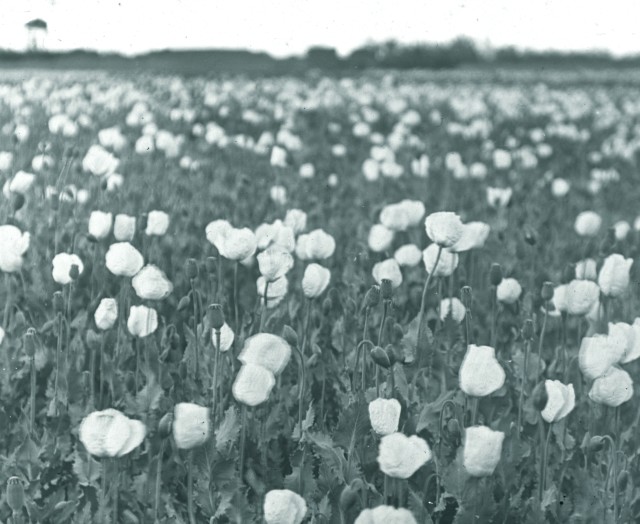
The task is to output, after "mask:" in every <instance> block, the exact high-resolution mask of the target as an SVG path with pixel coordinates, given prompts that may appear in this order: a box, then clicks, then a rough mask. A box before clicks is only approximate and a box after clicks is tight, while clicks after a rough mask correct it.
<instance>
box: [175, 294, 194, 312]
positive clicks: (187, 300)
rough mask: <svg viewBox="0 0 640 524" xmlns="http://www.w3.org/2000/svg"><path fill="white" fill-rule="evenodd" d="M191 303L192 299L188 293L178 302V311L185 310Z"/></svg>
mask: <svg viewBox="0 0 640 524" xmlns="http://www.w3.org/2000/svg"><path fill="white" fill-rule="evenodd" d="M189 304H191V299H190V298H189V296H188V295H187V296H184V297H182V298H181V299H180V302H178V311H184V310H185V309H187V308H188V307H189Z"/></svg>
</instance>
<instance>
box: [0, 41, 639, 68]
mask: <svg viewBox="0 0 640 524" xmlns="http://www.w3.org/2000/svg"><path fill="white" fill-rule="evenodd" d="M459 67H479V68H482V67H505V68H509V67H522V68H535V67H541V68H549V69H553V68H576V67H584V68H594V69H595V68H612V67H613V68H615V67H640V55H635V56H627V57H622V58H617V57H613V56H611V55H609V54H608V53H606V52H600V51H588V52H560V51H526V50H518V49H516V48H512V47H507V48H500V49H494V50H492V49H484V48H480V47H478V46H477V45H476V44H475V43H474V42H473V41H472V40H469V39H466V38H458V39H456V40H453V41H452V42H449V43H445V44H400V43H398V42H395V41H388V42H383V43H371V44H366V45H364V46H361V47H359V48H357V49H355V50H354V51H352V52H351V53H350V54H349V55H347V56H340V55H339V54H338V53H337V51H336V49H334V48H332V47H321V46H316V47H312V48H311V49H309V50H308V51H307V53H306V54H305V55H303V56H294V57H290V58H282V59H277V58H274V57H272V56H270V55H268V54H267V53H260V52H252V51H246V50H242V49H239V50H233V49H202V50H162V51H154V52H150V53H146V54H143V55H138V56H133V57H132V56H123V55H119V54H115V53H108V54H105V53H97V52H95V51H87V50H74V51H68V52H46V51H31V52H17V51H7V50H0V69H2V68H9V69H16V68H38V69H43V68H44V69H46V68H49V69H62V70H68V69H83V70H86V69H102V70H112V71H125V72H138V71H153V72H162V73H169V74H174V73H175V74H187V75H191V74H193V75H200V74H207V73H214V74H215V73H247V74H252V73H253V74H258V75H265V74H266V75H269V74H272V75H282V74H305V73H306V72H308V71H310V70H320V71H323V72H336V73H338V74H341V73H350V72H354V71H362V70H366V69H404V70H409V69H416V70H418V69H432V70H433V69H441V70H442V69H455V68H459Z"/></svg>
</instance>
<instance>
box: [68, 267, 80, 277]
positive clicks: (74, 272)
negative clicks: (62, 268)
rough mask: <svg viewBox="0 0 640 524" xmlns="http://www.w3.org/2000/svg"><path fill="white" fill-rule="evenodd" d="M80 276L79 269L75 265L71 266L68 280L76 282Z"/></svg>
mask: <svg viewBox="0 0 640 524" xmlns="http://www.w3.org/2000/svg"><path fill="white" fill-rule="evenodd" d="M79 276H80V267H79V266H78V265H77V264H71V267H70V268H69V278H70V279H71V280H77V279H78V277H79Z"/></svg>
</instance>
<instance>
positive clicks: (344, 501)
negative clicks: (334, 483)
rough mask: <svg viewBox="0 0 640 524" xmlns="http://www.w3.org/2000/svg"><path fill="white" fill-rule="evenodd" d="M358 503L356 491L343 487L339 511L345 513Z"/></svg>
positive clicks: (349, 487)
mask: <svg viewBox="0 0 640 524" xmlns="http://www.w3.org/2000/svg"><path fill="white" fill-rule="evenodd" d="M358 501H359V496H358V492H357V490H355V489H353V488H352V487H351V486H345V487H344V489H343V490H342V493H340V510H342V512H343V513H347V512H348V511H349V510H350V509H351V508H352V507H354V506H355V505H356V503H357V502H358Z"/></svg>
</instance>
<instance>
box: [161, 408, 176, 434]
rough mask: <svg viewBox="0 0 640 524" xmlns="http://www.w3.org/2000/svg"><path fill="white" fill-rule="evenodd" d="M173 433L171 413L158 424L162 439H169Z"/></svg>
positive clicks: (166, 414)
mask: <svg viewBox="0 0 640 524" xmlns="http://www.w3.org/2000/svg"><path fill="white" fill-rule="evenodd" d="M172 432H173V413H172V412H171V411H170V412H168V413H165V415H164V416H163V417H162V418H161V419H160V422H158V434H159V435H160V438H163V439H164V438H168V437H169V436H170V435H171V433H172Z"/></svg>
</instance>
